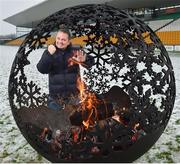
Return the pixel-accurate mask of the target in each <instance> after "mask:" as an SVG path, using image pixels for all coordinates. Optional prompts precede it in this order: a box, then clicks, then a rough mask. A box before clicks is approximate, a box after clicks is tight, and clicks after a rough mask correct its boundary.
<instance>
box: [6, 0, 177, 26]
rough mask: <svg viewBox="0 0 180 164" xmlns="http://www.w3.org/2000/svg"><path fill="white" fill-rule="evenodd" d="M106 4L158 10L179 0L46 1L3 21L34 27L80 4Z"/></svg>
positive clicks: (121, 7)
mask: <svg viewBox="0 0 180 164" xmlns="http://www.w3.org/2000/svg"><path fill="white" fill-rule="evenodd" d="M105 3H106V4H108V5H111V6H113V7H116V8H119V9H127V8H130V9H134V8H143V7H144V8H159V7H166V6H173V5H180V1H179V0H163V3H162V0H46V1H44V2H42V3H40V4H38V5H36V6H34V7H31V8H29V9H27V10H24V11H22V12H19V13H17V14H15V15H13V16H10V17H8V18H6V19H4V21H6V22H8V23H10V24H13V25H15V26H17V27H28V28H32V27H35V26H36V25H37V24H38V23H39V22H40V21H41V20H43V19H44V18H46V17H48V16H49V15H51V14H53V13H55V12H57V11H59V10H62V9H65V8H68V7H72V6H76V5H81V4H105Z"/></svg>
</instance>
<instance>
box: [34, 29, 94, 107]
mask: <svg viewBox="0 0 180 164" xmlns="http://www.w3.org/2000/svg"><path fill="white" fill-rule="evenodd" d="M70 39H71V36H70V32H69V31H68V30H66V29H61V30H59V31H58V33H57V35H56V41H55V44H54V45H49V46H48V49H47V50H45V51H44V53H43V55H42V57H41V59H40V61H39V62H38V64H37V69H38V71H39V72H41V73H43V74H49V99H48V107H49V108H50V109H55V110H59V109H62V108H63V105H62V104H59V103H58V102H59V101H58V98H62V97H68V96H69V95H71V94H76V93H77V91H78V90H77V87H76V81H77V76H78V75H79V64H82V65H86V66H87V67H89V66H92V64H93V59H92V57H91V56H87V57H86V55H85V54H84V53H83V51H82V50H80V49H77V48H76V49H75V48H73V47H72V44H71V41H70Z"/></svg>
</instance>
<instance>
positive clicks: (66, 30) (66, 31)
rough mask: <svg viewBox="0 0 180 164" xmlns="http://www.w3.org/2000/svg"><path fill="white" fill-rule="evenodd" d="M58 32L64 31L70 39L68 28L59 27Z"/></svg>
mask: <svg viewBox="0 0 180 164" xmlns="http://www.w3.org/2000/svg"><path fill="white" fill-rule="evenodd" d="M58 32H63V33H66V34H67V35H68V39H69V40H70V39H71V33H70V31H69V30H68V29H65V28H62V29H59V30H58Z"/></svg>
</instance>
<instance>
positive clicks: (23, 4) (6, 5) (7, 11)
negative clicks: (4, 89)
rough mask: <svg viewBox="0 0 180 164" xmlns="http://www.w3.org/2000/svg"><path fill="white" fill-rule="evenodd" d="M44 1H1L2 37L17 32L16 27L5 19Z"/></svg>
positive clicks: (0, 21)
mask: <svg viewBox="0 0 180 164" xmlns="http://www.w3.org/2000/svg"><path fill="white" fill-rule="evenodd" d="M42 1H44V0H0V35H8V34H12V33H15V32H16V27H15V26H14V25H11V24H9V23H7V22H4V21H3V19H5V18H7V17H9V16H12V15H14V14H16V13H19V12H21V11H23V10H25V9H28V8H30V7H32V6H34V5H37V4H38V3H41V2H42Z"/></svg>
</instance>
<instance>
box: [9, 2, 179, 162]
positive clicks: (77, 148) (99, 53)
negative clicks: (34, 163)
mask: <svg viewBox="0 0 180 164" xmlns="http://www.w3.org/2000/svg"><path fill="white" fill-rule="evenodd" d="M60 26H65V27H67V28H69V29H70V30H71V32H72V36H73V37H85V38H86V39H85V40H84V51H85V52H86V54H87V55H91V56H93V58H94V61H95V62H94V65H93V67H92V68H91V69H89V70H84V73H83V74H84V79H85V83H86V85H87V86H88V88H89V90H90V91H91V92H94V93H96V94H97V95H99V96H100V97H101V96H103V97H104V98H105V99H106V100H107V101H109V102H110V103H112V105H113V108H115V107H117V108H119V110H118V111H116V116H117V117H114V115H113V114H109V115H110V116H111V117H107V118H102V119H101V120H96V121H95V123H94V126H93V127H91V128H89V129H88V130H86V131H85V133H83V135H82V138H81V139H80V140H78V141H76V142H75V141H72V136H70V135H69V136H67V135H66V137H65V138H64V139H62V140H61V143H60V145H59V146H60V147H59V148H58V149H56V151H55V150H54V149H53V148H52V147H51V145H50V144H49V143H48V142H45V141H42V140H41V139H40V137H39V135H40V134H41V132H42V130H43V128H45V127H46V126H48V124H51V122H52V120H51V119H52V118H53V117H55V118H54V119H56V120H58V121H57V124H56V126H57V127H55V128H56V129H60V127H62V126H63V125H64V124H63V125H61V123H62V122H61V119H63V118H62V117H63V116H62V115H61V114H59V115H58V114H57V113H56V112H52V111H51V112H49V113H48V112H47V110H48V109H47V110H46V109H44V108H46V102H47V94H46V93H41V88H40V87H39V86H38V85H37V84H36V83H35V82H33V81H28V79H27V77H26V74H25V73H24V68H25V67H26V66H27V65H28V64H30V62H29V60H28V56H29V55H30V53H31V52H32V51H34V50H36V49H39V48H41V47H42V46H43V45H44V44H45V42H44V41H46V40H47V38H48V37H49V36H51V32H53V31H56V30H57V29H59V27H60ZM9 101H10V105H11V109H12V112H13V115H14V118H15V120H16V122H17V125H18V126H19V128H20V130H21V131H22V133H23V135H24V136H25V138H26V139H27V141H28V142H29V143H30V144H31V145H32V146H33V147H34V148H35V149H36V150H37V151H38V152H39V153H40V154H42V155H43V156H44V157H46V158H47V159H48V160H50V161H52V162H131V161H133V160H135V159H137V158H138V157H140V156H141V155H143V154H144V153H145V152H146V151H147V150H148V149H150V147H151V146H152V145H153V144H154V143H155V142H156V141H157V139H158V138H159V137H160V135H161V134H162V133H163V131H164V129H165V127H166V125H167V123H168V120H169V118H170V115H171V113H172V109H173V106H174V101H175V78H174V72H173V67H172V64H171V61H170V59H169V56H168V53H167V51H166V49H165V48H164V46H163V44H162V43H161V41H160V40H159V38H158V37H157V35H156V34H155V33H154V32H153V31H152V30H151V29H150V28H149V27H148V26H147V25H146V24H145V23H144V22H142V21H141V20H139V19H137V18H134V17H132V16H131V15H129V14H127V13H126V12H124V11H120V10H118V9H116V8H113V7H110V6H106V5H80V6H75V7H71V8H67V9H64V10H61V11H59V12H57V13H54V14H53V15H51V16H49V17H47V18H46V19H44V20H43V21H42V22H40V24H38V25H37V27H36V28H35V29H33V30H32V31H31V32H30V33H29V34H28V36H27V37H26V38H25V40H24V42H23V43H22V45H21V46H20V48H19V50H18V52H17V54H16V57H15V59H14V63H13V65H12V69H11V73H10V78H9ZM114 106H115V107H114ZM20 111H21V112H22V111H26V112H27V113H28V112H29V115H31V116H35V115H36V113H38V112H39V113H41V114H42V115H43V114H44V115H45V116H47V115H51V117H48V116H47V118H46V117H45V116H44V115H43V116H42V119H44V122H42V120H40V121H39V126H38V124H36V123H35V121H34V120H33V121H32V122H28V121H23V120H24V118H25V116H24V117H20V115H19V112H20ZM99 112H101V111H99ZM46 113H48V114H46ZM109 113H110V112H109ZM25 119H26V118H25ZM46 128H48V127H46ZM73 128H74V127H71V126H70V127H69V129H68V130H70V129H71V130H72V129H73ZM76 128H77V129H75V130H80V132H81V133H82V131H81V129H78V128H79V127H78V126H77V127H76ZM44 130H45V131H46V130H47V129H44ZM68 130H67V131H68ZM73 130H74V129H73ZM67 131H64V133H65V132H67ZM56 133H57V134H56V135H58V134H60V131H56ZM80 135H81V134H80Z"/></svg>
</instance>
